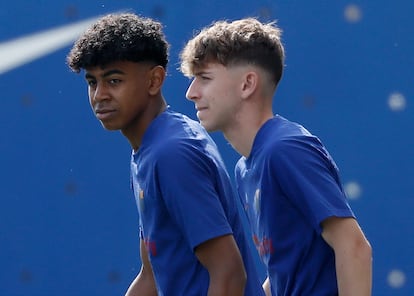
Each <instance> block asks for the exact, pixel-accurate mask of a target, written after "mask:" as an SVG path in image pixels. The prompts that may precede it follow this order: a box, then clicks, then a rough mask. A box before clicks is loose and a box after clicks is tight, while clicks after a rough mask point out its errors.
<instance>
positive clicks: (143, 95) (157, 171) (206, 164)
mask: <svg viewBox="0 0 414 296" xmlns="http://www.w3.org/2000/svg"><path fill="white" fill-rule="evenodd" d="M168 48H169V45H168V43H167V41H166V39H165V36H164V34H163V32H162V25H161V24H160V23H159V22H157V21H155V20H152V19H149V18H144V17H140V16H137V15H135V14H131V13H124V14H111V15H107V16H104V17H102V18H101V19H99V20H98V21H97V22H96V23H95V24H94V25H92V26H91V27H90V28H89V29H88V30H87V31H86V32H85V33H84V34H83V35H81V36H80V37H79V39H78V40H77V41H76V42H75V44H74V46H73V48H72V49H71V51H70V53H69V55H68V57H67V62H68V65H69V67H70V68H71V69H72V70H73V71H75V72H78V73H79V72H80V71H81V70H84V71H85V78H86V82H87V84H88V93H89V101H90V105H91V107H92V110H93V112H94V113H95V115H96V117H97V118H98V120H99V121H100V122H101V123H102V125H103V127H104V128H106V129H108V130H120V131H121V132H122V134H123V135H124V136H125V137H126V138H127V140H128V141H129V143H130V145H131V147H132V155H131V176H132V187H133V191H134V195H135V199H136V203H137V205H138V209H139V220H140V221H139V225H140V253H141V261H142V268H141V270H140V272H139V274H138V275H137V277H136V278H135V280H134V281H133V282H132V284H131V285H130V287H129V289H128V291H127V295H128V296H138V295H144V296H150V295H168V296H173V295H185V296H188V295H223V296H224V295H226V296H228V295H232V296H233V295H251V296H256V295H264V292H263V290H262V287H261V283H260V279H259V278H258V275H257V274H256V271H255V267H256V266H255V263H254V260H253V259H252V257H251V254H250V253H249V247H248V246H249V245H248V239H246V237H245V234H244V231H243V225H242V221H241V219H240V215H239V212H238V211H237V209H238V207H237V201H236V200H237V199H236V198H235V196H234V194H233V192H232V190H231V183H230V179H229V177H228V174H227V172H226V169H225V166H224V164H223V161H222V159H221V156H220V155H219V153H218V150H217V147H216V145H215V143H214V142H213V140H212V139H211V138H210V137H209V135H208V133H207V132H206V131H205V130H204V129H203V128H202V127H201V125H200V124H199V123H198V122H196V121H193V120H191V119H189V118H188V117H186V116H184V115H182V114H180V113H177V112H175V111H173V110H172V109H171V108H170V107H169V106H168V105H167V103H166V100H165V99H164V97H163V94H162V91H161V88H162V85H163V82H164V79H165V77H166V67H167V63H168Z"/></svg>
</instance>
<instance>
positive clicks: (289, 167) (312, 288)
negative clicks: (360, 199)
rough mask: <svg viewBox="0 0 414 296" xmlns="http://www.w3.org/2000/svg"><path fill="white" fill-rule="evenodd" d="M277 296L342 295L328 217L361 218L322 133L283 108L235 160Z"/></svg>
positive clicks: (240, 189)
mask: <svg viewBox="0 0 414 296" xmlns="http://www.w3.org/2000/svg"><path fill="white" fill-rule="evenodd" d="M235 180H236V186H237V191H238V193H239V195H240V198H241V199H242V202H243V203H244V206H245V210H246V212H247V215H248V218H249V221H250V224H251V227H252V231H253V239H254V242H255V244H256V247H257V249H258V251H259V254H260V256H261V258H262V261H263V262H264V264H265V266H266V267H267V271H268V276H269V279H270V282H271V287H272V295H278V296H280V295H286V296H295V295H297V296H299V295H312V296H315V295H321V296H322V295H326V296H327V295H338V288H337V281H336V271H335V259H334V252H333V249H332V248H331V247H330V246H328V244H327V243H326V242H325V241H324V240H323V238H322V236H321V232H322V228H321V222H322V221H324V220H325V219H326V218H328V217H332V216H336V217H354V214H353V212H352V210H351V209H350V207H349V204H348V202H347V200H346V197H345V194H344V192H343V189H342V185H341V182H340V179H339V174H338V168H337V166H336V164H335V163H334V161H333V159H332V157H331V156H330V155H329V153H328V151H327V150H326V149H325V147H324V146H323V144H322V143H321V142H320V140H319V139H318V138H317V137H315V136H313V135H312V134H310V133H309V132H308V131H307V130H306V129H305V128H303V127H302V126H301V125H299V124H296V123H293V122H291V121H289V120H287V119H285V118H283V117H282V116H279V115H276V116H275V117H274V118H272V119H270V120H269V121H267V122H266V123H265V124H264V125H263V126H262V127H261V129H260V130H259V131H258V133H257V135H256V137H255V139H254V143H253V146H252V151H251V153H250V155H249V157H248V158H245V157H242V158H240V160H239V161H238V162H237V164H236V167H235Z"/></svg>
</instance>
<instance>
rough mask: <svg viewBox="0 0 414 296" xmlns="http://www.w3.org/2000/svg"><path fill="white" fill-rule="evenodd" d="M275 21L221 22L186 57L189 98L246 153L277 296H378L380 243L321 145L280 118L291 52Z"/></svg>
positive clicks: (246, 189)
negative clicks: (374, 290) (371, 238)
mask: <svg viewBox="0 0 414 296" xmlns="http://www.w3.org/2000/svg"><path fill="white" fill-rule="evenodd" d="M280 36H281V31H280V29H279V28H278V27H277V26H276V25H275V23H268V24H264V23H261V22H259V21H258V20H257V19H254V18H246V19H241V20H236V21H233V22H227V21H218V22H215V23H214V24H212V25H211V26H208V27H206V28H204V29H202V30H201V32H200V33H199V34H197V35H196V36H195V37H194V38H193V39H191V40H190V41H189V42H188V43H187V44H186V46H185V47H184V49H183V51H182V53H181V62H182V63H181V70H182V72H183V73H184V74H185V75H186V76H189V77H191V78H193V80H192V82H191V84H190V86H189V88H188V91H187V98H188V99H190V100H191V101H192V102H194V104H195V107H196V109H197V116H198V118H199V120H200V122H201V124H202V125H203V126H204V127H205V128H206V129H207V130H208V131H217V130H220V131H222V132H223V134H224V136H225V138H226V139H227V140H228V141H229V142H230V144H231V145H232V146H233V148H234V149H235V150H236V151H237V152H238V153H240V154H241V158H240V160H239V161H238V163H237V164H236V168H235V181H236V185H237V191H238V193H239V196H240V198H241V199H242V201H243V203H244V205H245V209H246V212H247V215H248V217H249V221H250V223H251V228H252V231H253V234H254V236H253V240H254V242H255V244H256V246H257V249H258V252H259V254H260V256H261V258H262V260H263V262H264V264H265V266H266V267H267V274H268V278H267V280H266V281H265V283H264V287H265V290H266V293H267V295H273V296H276V295H285V296H303V295H341V296H345V295H352V296H356V295H361V296H362V295H364V296H367V295H370V294H371V285H372V284H371V280H372V279H371V278H372V262H371V261H372V260H371V256H372V255H371V252H372V251H371V246H370V244H369V242H368V241H367V239H366V237H365V235H364V234H363V232H362V231H361V228H360V226H359V224H358V222H357V220H356V218H355V215H354V213H353V212H352V210H351V208H350V206H349V204H348V202H347V199H346V196H345V194H344V191H343V188H342V185H341V181H340V178H339V173H338V168H337V166H336V164H335V162H334V161H333V159H332V157H331V156H330V154H329V153H328V151H327V150H326V148H325V147H324V145H323V144H322V143H321V141H320V140H319V139H318V138H317V137H316V136H314V135H312V134H311V133H310V132H309V131H307V130H306V129H305V128H304V127H303V126H301V125H299V124H297V123H294V122H291V121H289V120H287V119H286V118H284V117H282V116H280V115H277V114H276V115H275V114H274V113H273V96H274V94H275V92H276V88H277V85H278V83H279V81H280V79H281V77H282V72H283V67H284V58H285V56H284V48H283V45H282V43H281V38H280Z"/></svg>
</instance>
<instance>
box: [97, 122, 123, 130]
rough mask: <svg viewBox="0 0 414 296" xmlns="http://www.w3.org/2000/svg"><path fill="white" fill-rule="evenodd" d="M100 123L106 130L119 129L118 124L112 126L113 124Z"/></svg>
mask: <svg viewBox="0 0 414 296" xmlns="http://www.w3.org/2000/svg"><path fill="white" fill-rule="evenodd" d="M101 124H102V127H103V128H104V129H106V130H107V131H117V130H120V128H119V127H118V126H114V125H111V124H105V123H103V122H101Z"/></svg>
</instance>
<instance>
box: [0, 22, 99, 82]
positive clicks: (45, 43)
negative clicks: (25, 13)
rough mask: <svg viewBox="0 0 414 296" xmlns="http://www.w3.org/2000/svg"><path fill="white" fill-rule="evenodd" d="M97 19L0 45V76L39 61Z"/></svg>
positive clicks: (73, 38) (77, 35)
mask: <svg viewBox="0 0 414 296" xmlns="http://www.w3.org/2000/svg"><path fill="white" fill-rule="evenodd" d="M96 20H97V18H90V19H87V20H83V21H80V22H76V23H73V24H70V25H66V26H62V27H58V28H55V29H51V30H47V31H43V32H39V33H35V34H30V35H27V36H24V37H21V38H17V39H14V40H11V41H7V42H3V43H0V74H3V73H5V72H7V71H10V70H12V69H14V68H17V67H20V66H22V65H24V64H27V63H29V62H31V61H33V60H36V59H39V58H41V57H43V56H45V55H48V54H50V53H52V52H54V51H57V50H58V49H61V48H63V47H65V46H66V45H68V44H70V43H71V42H73V41H74V40H76V39H77V38H78V37H79V35H80V34H81V33H83V32H84V30H85V29H86V28H87V27H88V26H89V25H91V24H92V23H94V22H95V21H96Z"/></svg>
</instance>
